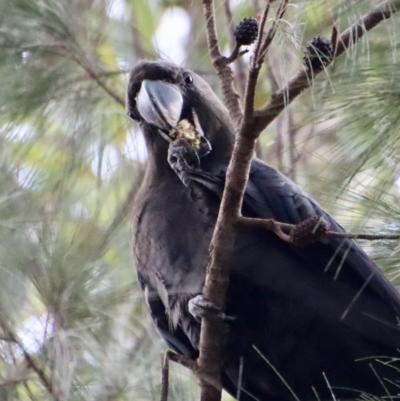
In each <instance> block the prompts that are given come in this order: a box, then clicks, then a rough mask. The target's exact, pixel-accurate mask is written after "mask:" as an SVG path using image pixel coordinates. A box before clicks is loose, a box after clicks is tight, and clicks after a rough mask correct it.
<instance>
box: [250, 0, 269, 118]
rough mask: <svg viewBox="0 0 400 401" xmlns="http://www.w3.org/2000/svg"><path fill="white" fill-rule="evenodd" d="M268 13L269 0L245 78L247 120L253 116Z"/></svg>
mask: <svg viewBox="0 0 400 401" xmlns="http://www.w3.org/2000/svg"><path fill="white" fill-rule="evenodd" d="M268 13H269V1H268V2H267V4H266V6H265V8H264V11H263V14H262V17H261V21H260V25H259V28H258V36H257V42H256V47H255V50H254V56H253V59H252V62H251V65H250V71H249V77H248V79H247V85H246V96H245V99H244V119H245V120H248V119H249V118H251V117H252V116H253V112H254V98H255V94H256V85H257V80H258V76H259V74H260V70H261V65H262V63H263V60H264V59H261V60H260V57H259V56H260V51H261V48H262V46H263V37H264V27H265V24H266V22H267V18H268Z"/></svg>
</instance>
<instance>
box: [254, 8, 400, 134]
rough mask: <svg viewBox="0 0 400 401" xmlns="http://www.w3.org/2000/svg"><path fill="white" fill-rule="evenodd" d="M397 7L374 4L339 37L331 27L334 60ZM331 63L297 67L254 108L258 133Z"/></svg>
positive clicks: (389, 15) (390, 14)
mask: <svg viewBox="0 0 400 401" xmlns="http://www.w3.org/2000/svg"><path fill="white" fill-rule="evenodd" d="M398 8H400V0H389V1H387V2H385V3H383V4H381V5H379V6H377V7H375V8H374V9H373V10H372V11H371V12H370V13H368V14H366V15H365V16H363V17H361V18H360V19H359V20H358V21H357V22H356V23H355V24H353V25H352V26H350V27H349V28H347V29H346V30H345V31H344V32H343V33H342V34H341V35H340V36H338V37H337V33H336V31H337V28H336V26H334V27H333V30H332V38H334V39H336V46H335V48H334V49H333V58H332V60H333V59H335V58H337V57H339V56H340V55H341V54H343V53H344V52H345V51H346V49H348V48H349V47H350V46H351V45H352V44H354V43H356V42H357V41H358V40H359V39H361V38H362V37H363V36H364V34H365V33H366V32H368V31H369V30H371V29H372V28H374V27H375V26H376V25H378V24H379V23H380V22H382V21H383V20H385V19H388V18H390V17H391V16H392V14H394V13H395V12H397V10H398ZM330 63H331V62H329V63H327V64H326V65H325V66H320V67H318V68H313V70H312V71H308V70H307V69H306V68H303V69H302V70H300V71H299V72H298V73H297V74H296V75H295V76H294V77H293V78H292V79H291V80H290V81H289V83H288V84H287V85H286V86H285V87H283V88H281V89H280V90H278V91H277V92H275V93H274V94H273V95H272V97H271V100H270V101H269V102H268V103H267V104H265V105H264V106H263V107H261V108H260V109H259V110H257V111H255V113H254V116H255V120H256V121H255V130H256V131H257V133H260V132H261V131H262V130H263V129H264V128H266V127H267V126H268V125H269V124H270V123H271V122H272V121H274V119H275V118H276V117H277V115H278V114H279V113H280V112H281V111H282V110H283V109H284V108H285V107H286V106H287V105H288V104H289V103H291V102H292V101H293V99H295V98H296V97H297V96H298V95H300V93H302V92H303V91H304V90H305V89H307V88H309V87H310V86H311V85H312V83H313V81H312V79H311V77H315V76H317V75H318V74H319V73H320V72H321V71H322V70H323V69H324V68H326V67H327V66H328V65H329V64H330Z"/></svg>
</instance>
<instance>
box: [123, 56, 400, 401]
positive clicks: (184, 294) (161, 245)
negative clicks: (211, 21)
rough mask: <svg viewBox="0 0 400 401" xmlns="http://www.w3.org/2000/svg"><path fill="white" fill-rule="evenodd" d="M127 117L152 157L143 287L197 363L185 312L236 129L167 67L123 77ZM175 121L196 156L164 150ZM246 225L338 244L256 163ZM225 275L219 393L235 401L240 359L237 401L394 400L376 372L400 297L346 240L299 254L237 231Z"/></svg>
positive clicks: (179, 146)
mask: <svg viewBox="0 0 400 401" xmlns="http://www.w3.org/2000/svg"><path fill="white" fill-rule="evenodd" d="M127 108H128V114H129V115H130V116H131V117H132V118H133V119H135V120H137V121H139V123H140V125H141V128H142V130H143V133H144V136H145V139H146V144H147V148H148V152H149V160H148V165H147V170H146V174H145V178H144V181H143V184H142V187H141V189H140V192H139V195H138V197H137V199H136V202H135V207H134V215H133V222H132V223H133V235H134V253H135V260H136V268H137V272H138V279H139V283H140V285H141V288H142V290H143V292H144V294H145V297H146V300H147V304H148V306H149V310H150V313H151V315H152V317H153V319H154V323H155V325H156V327H157V329H158V331H159V332H160V334H161V335H162V336H163V338H164V339H165V341H166V342H167V344H168V345H169V346H170V347H171V348H172V349H173V350H175V351H176V352H178V353H181V354H185V355H188V356H190V357H192V358H195V357H196V356H197V354H198V342H199V330H200V325H199V323H198V322H197V321H196V320H195V319H194V318H193V317H192V316H191V315H190V313H189V312H188V306H187V305H188V301H189V300H190V299H191V298H193V297H194V296H196V295H198V294H200V293H201V291H202V287H203V283H204V279H205V268H206V263H207V256H208V246H209V243H210V239H211V235H212V231H213V228H214V225H215V221H216V216H217V212H218V208H219V203H220V199H221V194H222V190H223V185H224V180H225V172H226V168H227V165H228V161H229V158H230V155H231V151H232V146H233V128H232V126H231V124H230V121H229V118H228V114H227V111H226V109H225V108H224V106H223V105H222V104H221V103H220V101H219V100H218V98H217V97H216V96H215V94H214V93H213V92H212V91H211V89H210V88H209V86H208V85H207V84H206V83H205V82H204V81H203V80H202V79H201V78H200V77H198V76H197V75H196V74H194V73H192V72H190V71H187V70H185V69H182V68H180V67H177V66H175V65H172V64H169V63H166V62H142V63H140V64H138V65H137V66H136V67H134V68H133V70H132V71H131V74H130V78H129V85H128V91H127ZM182 120H187V121H188V122H189V123H190V124H191V126H192V127H194V129H195V130H196V132H197V133H199V137H198V138H199V140H200V145H199V147H198V148H196V147H194V146H190V144H187V142H186V141H185V140H184V139H183V138H182V137H181V138H180V139H178V140H175V141H174V140H173V139H172V138H171V137H170V132H171V130H172V129H173V128H174V127H175V126H176V125H178V124H179V121H182ZM183 136H184V135H183ZM242 212H243V214H244V215H246V216H252V217H260V218H274V219H276V220H278V221H281V222H286V223H295V224H296V223H299V222H301V221H303V220H306V219H308V218H312V217H315V216H317V217H322V218H323V219H324V220H326V221H327V222H328V223H329V226H330V230H334V231H344V230H343V229H342V228H341V227H340V226H339V225H338V224H337V223H336V221H335V220H334V219H333V218H332V217H331V216H330V215H329V214H328V213H326V212H325V211H324V210H323V209H322V208H321V207H320V206H319V205H318V204H317V202H316V201H314V200H313V199H312V198H310V197H309V196H308V195H307V194H305V193H304V192H302V191H301V190H300V189H299V188H298V187H297V186H296V185H295V184H293V183H292V182H291V181H290V180H289V179H287V178H286V177H285V176H283V175H282V174H281V173H279V172H278V171H276V170H275V169H273V168H272V167H270V166H268V165H267V164H265V163H263V162H262V161H260V160H258V159H254V160H253V162H252V166H251V171H250V177H249V183H248V186H247V190H246V194H245V197H244V203H243V211H242ZM230 270H231V276H230V285H229V289H228V294H227V307H226V313H227V314H228V315H230V316H235V317H236V320H234V321H232V322H230V323H228V324H229V334H228V337H227V343H226V347H225V352H224V361H223V371H222V381H223V384H224V387H225V388H226V389H227V390H228V391H229V392H230V393H232V394H235V392H236V386H237V382H238V374H239V365H240V360H241V359H242V361H243V377H242V386H243V391H242V393H241V398H240V399H241V401H245V400H246V401H247V400H253V399H259V400H268V401H275V400H276V401H278V400H279V401H281V400H292V399H294V396H293V392H294V393H295V394H296V396H297V397H298V398H299V399H300V400H311V399H313V400H314V399H318V398H319V399H321V400H327V399H331V397H332V395H331V390H332V391H333V392H334V393H335V395H336V397H338V398H340V399H349V398H355V397H356V396H358V395H359V394H360V392H366V393H369V394H372V395H375V396H387V393H388V392H389V393H390V395H391V396H394V395H396V394H397V393H398V392H399V391H398V390H399V388H398V386H397V385H396V383H398V382H399V380H400V375H399V373H398V371H396V370H395V369H394V368H391V367H389V366H385V365H384V364H382V363H381V362H379V361H378V360H381V361H388V360H390V358H397V357H398V356H399V353H398V351H397V348H398V347H399V346H400V331H399V328H398V316H399V314H400V297H399V294H398V293H397V291H396V289H395V288H394V287H393V286H392V285H391V284H390V283H389V281H388V280H387V279H386V278H385V277H384V276H383V274H382V273H381V272H380V271H379V269H378V268H377V267H376V266H375V265H374V264H373V262H372V261H371V260H370V259H369V258H368V256H367V255H366V254H365V253H364V251H363V250H362V249H361V248H360V247H359V246H358V245H357V244H356V243H355V242H354V241H350V240H341V239H340V240H339V239H327V238H325V239H321V240H317V241H315V242H313V243H312V244H308V245H306V246H303V247H296V246H294V245H291V244H288V243H285V242H283V241H282V240H281V239H279V238H278V237H276V236H275V235H274V234H273V233H271V232H268V231H264V230H262V229H255V228H244V229H243V230H242V231H241V232H240V234H239V236H238V239H237V243H236V247H235V251H234V254H233V255H232V261H231V265H230ZM256 349H257V350H258V351H259V352H258V351H257V350H256ZM260 353H261V355H262V356H261V355H260ZM393 364H397V362H396V361H395V362H393ZM371 366H372V367H373V369H374V370H373V369H372V368H371ZM397 367H398V366H397ZM376 374H378V375H379V379H378V378H377V376H376ZM382 383H383V384H382ZM393 383H394V384H393ZM329 387H331V389H330V388H329ZM289 388H290V389H289ZM254 397H255V398H254Z"/></svg>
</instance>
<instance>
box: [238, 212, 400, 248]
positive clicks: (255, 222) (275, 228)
mask: <svg viewBox="0 0 400 401" xmlns="http://www.w3.org/2000/svg"><path fill="white" fill-rule="evenodd" d="M236 223H237V224H238V225H239V226H240V225H242V226H246V227H254V228H263V229H265V230H268V231H272V232H274V233H275V234H276V235H277V236H278V237H279V238H281V239H282V240H284V241H286V242H291V240H290V236H289V234H290V232H291V231H292V230H294V229H296V227H297V226H298V225H297V224H288V223H281V222H279V221H275V220H274V219H260V218H252V217H242V216H241V217H239V218H238V219H237V220H236ZM323 237H329V238H343V239H362V240H368V241H377V240H399V239H400V235H399V234H364V233H347V232H337V231H327V232H326V233H325V234H323V235H321V238H323Z"/></svg>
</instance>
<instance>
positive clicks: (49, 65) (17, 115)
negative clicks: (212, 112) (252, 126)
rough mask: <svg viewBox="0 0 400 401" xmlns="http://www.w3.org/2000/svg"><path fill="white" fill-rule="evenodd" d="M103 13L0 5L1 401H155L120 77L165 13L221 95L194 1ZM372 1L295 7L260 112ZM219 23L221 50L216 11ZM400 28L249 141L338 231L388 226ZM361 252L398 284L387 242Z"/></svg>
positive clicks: (394, 228)
mask: <svg viewBox="0 0 400 401" xmlns="http://www.w3.org/2000/svg"><path fill="white" fill-rule="evenodd" d="M114 3H119V2H117V1H114V2H113V1H111V0H110V1H105V0H103V1H95V0H83V1H82V0H68V1H67V0H62V1H51V0H35V1H32V0H3V1H2V2H0V49H1V52H0V88H1V90H0V109H1V113H0V322H2V324H1V325H0V326H1V327H2V328H1V329H0V335H1V339H0V399H2V400H23V401H25V400H38V401H39V400H40V401H42V400H53V399H59V400H96V401H100V400H102V401H103V400H128V399H129V400H133V399H134V400H143V401H145V400H146V401H149V400H158V399H159V394H160V376H159V375H160V358H159V352H160V351H161V349H162V348H163V347H164V345H163V344H162V343H161V341H160V340H159V338H158V335H157V334H156V333H155V331H154V329H153V327H152V325H151V323H150V321H149V318H148V316H147V313H146V310H145V307H144V303H143V300H142V298H141V295H140V292H139V289H138V285H137V283H136V277H135V272H134V263H133V260H132V252H131V242H130V235H129V212H128V213H126V210H128V211H129V205H130V203H131V201H132V195H133V194H134V193H135V190H136V189H137V188H138V186H139V184H140V181H141V178H142V175H143V170H144V166H143V164H142V163H141V162H139V161H138V160H136V159H135V158H134V157H133V155H132V153H134V152H133V151H134V150H135V149H136V148H140V142H139V139H138V135H139V134H138V132H137V127H135V126H133V124H131V123H130V122H128V120H127V117H126V115H125V110H124V107H123V99H124V92H125V85H126V72H127V69H129V67H130V66H131V65H133V64H134V63H136V62H137V61H138V60H139V59H141V58H145V57H146V58H158V56H157V52H156V50H155V49H154V46H153V38H154V35H155V32H156V31H157V29H158V28H159V24H160V21H161V19H162V17H163V15H166V14H168V13H169V12H170V13H171V10H173V9H172V7H177V6H178V7H181V8H183V9H184V10H185V11H186V12H187V14H188V16H189V18H190V21H191V27H192V30H191V32H190V34H189V37H188V38H187V39H188V40H187V45H186V47H185V49H184V51H185V52H186V54H187V55H188V60H187V63H186V64H187V65H188V66H190V67H191V68H194V69H195V70H196V71H198V72H199V73H201V74H202V75H204V77H205V78H206V79H207V80H208V81H209V82H210V83H211V84H212V85H213V87H214V88H215V89H216V90H217V91H218V84H217V80H216V78H215V76H214V74H213V71H212V69H211V67H210V60H209V57H208V55H207V49H206V40H205V31H204V22H203V20H202V15H201V4H200V2H199V3H197V2H185V1H164V2H163V1H158V2H156V1H144V0H126V1H125V2H123V1H122V2H121V4H122V6H124V10H123V12H122V13H120V15H119V16H117V17H116V16H113V15H112V13H111V11H110V10H111V8H112V5H113V4H114ZM235 3H236V5H235V7H233V6H232V11H233V16H234V22H235V23H237V22H238V21H240V20H241V19H243V18H244V17H255V16H256V15H257V13H258V12H259V10H257V11H255V10H254V8H253V5H254V4H256V3H257V2H247V1H241V2H235ZM259 3H262V2H259ZM114 5H115V4H114ZM372 5H374V2H372V1H362V2H344V1H333V2H328V1H327V0H312V1H311V0H310V1H307V2H294V4H293V5H292V6H291V7H290V8H289V9H288V12H287V14H286V16H285V18H286V20H287V21H286V22H283V23H281V25H280V29H279V31H278V34H277V38H276V40H275V42H274V44H273V46H272V47H271V49H270V51H269V54H268V57H267V63H266V66H265V67H264V68H263V70H262V74H261V81H260V83H259V87H258V91H257V96H256V102H257V106H260V105H261V104H263V103H264V102H265V101H266V100H268V98H269V96H270V95H271V93H272V92H273V91H274V90H275V89H276V87H279V86H281V85H282V84H284V83H285V82H287V80H288V79H289V78H290V77H291V76H292V75H293V74H294V73H295V72H296V71H297V70H298V69H299V68H300V67H301V59H302V56H303V51H304V49H305V46H306V45H307V42H308V41H310V40H311V39H312V37H313V36H316V35H318V34H319V35H325V36H329V35H330V29H331V25H332V23H333V22H334V21H336V22H337V23H338V26H339V27H340V29H341V30H343V29H344V28H345V27H347V26H348V25H349V24H350V23H351V22H354V21H355V20H356V19H357V18H358V17H359V16H360V15H361V14H363V13H364V12H366V11H368V10H369V9H370V8H371V6H372ZM275 8H276V5H275V3H273V10H272V11H271V12H275V11H274V10H275ZM216 11H217V19H218V21H219V22H220V23H219V34H220V37H221V46H222V48H223V49H226V53H228V50H229V49H228V48H229V43H230V40H229V39H230V38H229V36H228V35H229V32H228V29H227V24H226V16H225V13H224V7H223V4H222V2H217V10H216ZM398 31H399V24H398V17H395V18H393V19H391V20H389V21H387V22H386V23H384V24H382V26H380V27H378V28H377V29H374V30H373V31H371V32H370V33H369V34H368V35H367V36H366V38H364V39H363V40H362V41H361V42H360V43H359V44H358V45H357V46H356V47H355V48H354V49H352V50H349V51H348V55H347V57H342V58H341V59H340V60H338V61H336V62H335V65H334V66H333V67H330V68H329V69H328V71H327V72H326V73H325V74H324V73H323V74H321V77H319V78H318V80H317V82H316V85H315V86H314V88H313V89H312V90H310V91H308V92H306V93H304V94H303V95H302V96H301V97H300V98H299V99H298V100H297V101H296V102H295V103H294V104H293V105H291V106H290V107H289V108H288V109H286V110H285V111H284V112H283V113H282V116H280V117H279V118H278V120H277V121H276V122H275V123H274V124H273V125H272V126H271V127H269V128H268V129H267V130H266V132H265V133H264V134H263V136H262V138H261V140H260V144H261V151H262V153H263V157H264V158H265V159H266V160H267V161H268V162H270V163H272V164H274V165H276V166H278V167H279V168H281V169H282V170H284V171H285V172H286V173H288V174H290V175H291V177H292V178H293V179H295V180H296V181H297V182H299V184H301V185H302V186H304V187H306V188H308V190H310V191H311V192H312V193H313V194H314V196H315V197H316V198H317V199H318V200H319V201H320V202H321V203H322V204H323V205H324V206H325V207H326V208H328V210H329V211H330V212H332V213H334V214H335V215H336V216H337V218H338V219H339V221H340V222H341V223H342V224H343V225H345V226H346V228H348V229H357V230H360V231H361V230H362V231H368V232H372V233H377V232H390V233H397V232H399V230H400V227H399V226H400V222H399V217H398V216H399V210H400V201H399V192H398V189H397V186H396V185H395V184H396V182H397V180H398V178H399V168H398V165H399V159H400V144H399V139H398V138H399V135H398V125H399V117H398V116H399V114H398V109H399V107H400V85H399V83H398V82H399V73H398V69H397V66H398V62H399V56H398V51H397V50H398V41H397V37H398V33H399V32H398ZM247 65H248V63H247V61H246V62H245V63H244V67H245V69H246V68H247ZM235 68H238V67H237V66H235ZM237 76H239V75H237ZM238 84H240V82H239V81H238ZM127 144H130V146H129V151H128V150H127V149H128V146H127ZM316 172H318V174H317V173H316ZM366 245H367V246H368V248H367V250H368V251H369V252H370V254H371V255H372V256H373V257H374V258H375V259H376V260H377V261H378V262H379V264H380V265H381V266H382V267H383V268H384V269H386V271H387V273H388V275H389V277H390V278H392V279H393V280H396V283H397V282H398V281H399V273H398V265H399V261H400V257H399V248H398V245H397V244H396V243H393V242H389V241H380V242H379V243H374V244H371V243H369V244H366ZM4 325H6V326H4ZM5 327H9V328H11V330H12V331H13V332H14V333H15V334H16V335H17V336H18V338H19V341H20V345H22V347H24V348H25V349H26V350H27V351H28V352H29V353H30V354H31V355H32V356H33V357H34V359H35V361H36V363H37V366H38V367H39V368H40V370H41V371H42V373H43V374H44V376H45V377H47V379H48V380H49V381H50V383H52V386H53V394H50V393H49V391H48V389H46V386H45V383H44V382H43V378H40V377H39V375H38V371H35V370H34V369H32V368H31V367H28V366H27V365H26V360H25V358H24V356H23V352H22V349H21V346H18V345H17V344H15V342H13V341H10V339H9V338H8V335H7V330H6V328H5ZM171 370H172V374H173V377H172V378H171V380H170V382H171V388H170V400H194V399H195V397H196V396H195V389H196V385H195V381H194V380H193V378H191V376H190V374H189V373H188V372H187V371H184V370H183V369H181V368H179V367H176V366H172V367H171Z"/></svg>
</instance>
